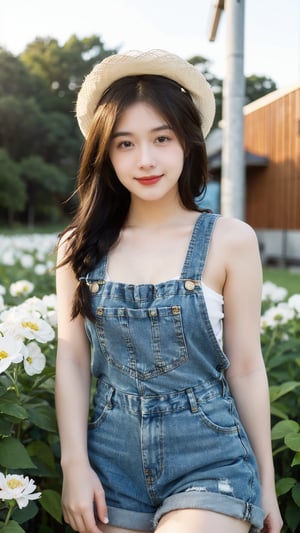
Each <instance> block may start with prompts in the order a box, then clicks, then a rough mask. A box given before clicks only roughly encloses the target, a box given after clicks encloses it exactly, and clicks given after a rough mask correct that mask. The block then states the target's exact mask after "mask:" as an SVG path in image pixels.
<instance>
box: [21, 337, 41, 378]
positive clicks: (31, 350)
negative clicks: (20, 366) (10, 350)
mask: <svg viewBox="0 0 300 533" xmlns="http://www.w3.org/2000/svg"><path fill="white" fill-rule="evenodd" d="M45 365H46V357H45V356H44V354H43V353H42V351H41V349H40V347H39V345H38V344H37V343H36V342H34V341H32V342H29V344H27V346H26V352H25V355H24V369H25V372H26V374H28V375H29V376H34V375H35V374H40V373H41V372H42V371H43V370H44V368H45Z"/></svg>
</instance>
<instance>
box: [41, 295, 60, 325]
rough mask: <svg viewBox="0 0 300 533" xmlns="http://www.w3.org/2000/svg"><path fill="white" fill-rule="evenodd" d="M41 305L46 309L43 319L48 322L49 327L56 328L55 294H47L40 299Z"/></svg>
mask: <svg viewBox="0 0 300 533" xmlns="http://www.w3.org/2000/svg"><path fill="white" fill-rule="evenodd" d="M42 302H43V304H45V305H46V308H47V314H46V315H45V317H44V318H45V319H46V320H47V321H48V322H49V324H50V326H52V327H54V328H55V327H56V326H57V312H56V307H57V297H56V294H47V295H45V296H44V297H43V298H42Z"/></svg>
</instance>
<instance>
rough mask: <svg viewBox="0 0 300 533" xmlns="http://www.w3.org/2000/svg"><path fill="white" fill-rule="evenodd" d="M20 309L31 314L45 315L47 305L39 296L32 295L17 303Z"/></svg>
mask: <svg viewBox="0 0 300 533" xmlns="http://www.w3.org/2000/svg"><path fill="white" fill-rule="evenodd" d="M19 309H20V311H21V312H22V313H23V312H24V311H25V313H29V314H31V315H33V316H41V317H43V318H44V317H45V316H46V315H47V307H46V305H45V304H44V302H43V300H42V299H41V298H38V297H37V296H32V297H31V298H27V299H26V300H25V301H24V302H23V303H22V304H20V305H19Z"/></svg>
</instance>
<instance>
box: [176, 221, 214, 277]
mask: <svg viewBox="0 0 300 533" xmlns="http://www.w3.org/2000/svg"><path fill="white" fill-rule="evenodd" d="M220 216H221V215H218V214H214V213H202V214H201V215H200V216H199V218H198V219H197V221H196V224H195V227H194V230H193V233H192V237H191V240H190V244H189V248H188V251H187V254H186V258H185V262H184V266H183V270H182V274H181V278H182V279H193V280H200V279H201V277H202V272H203V270H204V266H205V262H206V257H207V253H208V248H209V244H210V241H211V236H212V233H213V230H214V226H215V223H216V221H217V219H218V218H219V217H220Z"/></svg>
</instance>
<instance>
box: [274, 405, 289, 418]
mask: <svg viewBox="0 0 300 533" xmlns="http://www.w3.org/2000/svg"><path fill="white" fill-rule="evenodd" d="M270 410H271V415H274V416H277V417H278V418H283V419H284V420H287V419H288V416H287V415H286V414H285V413H284V411H282V410H281V409H279V408H278V407H277V406H276V405H274V404H273V403H272V404H271V408H270Z"/></svg>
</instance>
